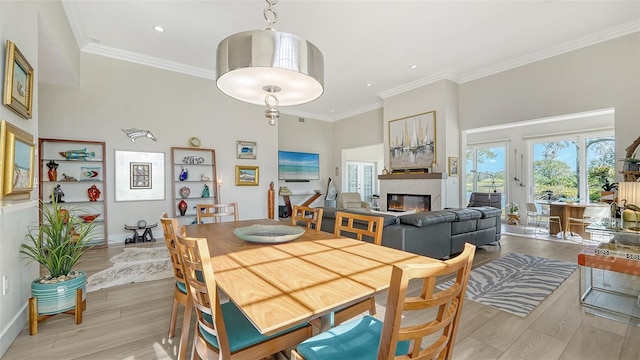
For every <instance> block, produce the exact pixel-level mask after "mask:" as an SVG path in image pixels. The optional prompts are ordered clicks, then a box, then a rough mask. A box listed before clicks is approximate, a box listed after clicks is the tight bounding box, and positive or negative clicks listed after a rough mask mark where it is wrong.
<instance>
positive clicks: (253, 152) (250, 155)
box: [236, 141, 258, 160]
mask: <svg viewBox="0 0 640 360" xmlns="http://www.w3.org/2000/svg"><path fill="white" fill-rule="evenodd" d="M257 150H258V146H257V145H256V142H255V141H238V142H237V150H236V151H237V158H238V159H251V160H255V159H256V156H257Z"/></svg>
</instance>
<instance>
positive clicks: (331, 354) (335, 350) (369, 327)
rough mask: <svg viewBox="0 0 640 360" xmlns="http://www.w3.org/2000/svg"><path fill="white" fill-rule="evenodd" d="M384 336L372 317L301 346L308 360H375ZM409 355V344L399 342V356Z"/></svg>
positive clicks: (300, 352) (341, 327)
mask: <svg viewBox="0 0 640 360" xmlns="http://www.w3.org/2000/svg"><path fill="white" fill-rule="evenodd" d="M381 335H382V321H380V320H378V319H376V318H374V317H372V316H368V315H367V316H364V317H362V318H359V319H356V320H352V321H349V322H346V323H343V324H341V325H339V326H336V327H334V328H332V329H331V330H328V331H325V332H322V333H320V334H318V335H316V336H314V337H312V338H309V339H308V340H305V341H303V342H302V343H300V345H298V347H297V351H298V353H299V354H300V355H302V356H304V358H305V359H306V360H327V359H330V360H375V359H377V358H378V347H379V346H380V336H381ZM408 352H409V341H401V342H398V346H397V348H396V356H398V355H404V354H407V353H408Z"/></svg>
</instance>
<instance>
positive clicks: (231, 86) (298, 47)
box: [216, 28, 324, 106]
mask: <svg viewBox="0 0 640 360" xmlns="http://www.w3.org/2000/svg"><path fill="white" fill-rule="evenodd" d="M217 74H218V78H217V81H216V84H217V86H218V88H219V89H220V90H221V91H222V92H223V93H225V94H227V95H229V96H231V97H233V98H236V99H238V100H241V101H244V102H248V103H252V104H257V105H264V104H265V96H268V95H269V94H273V95H275V96H276V97H277V101H278V102H279V105H280V106H292V105H300V104H304V103H308V102H310V101H313V100H315V99H317V98H319V97H320V96H321V95H322V93H323V92H324V59H323V56H322V53H321V52H320V50H319V49H318V48H317V47H316V46H315V45H313V44H312V43H310V42H308V41H306V40H305V39H303V38H301V37H299V36H296V35H293V34H289V33H284V32H279V31H275V30H273V29H271V28H267V29H265V30H252V31H245V32H241V33H237V34H233V35H231V36H229V37H227V38H226V39H224V40H222V41H221V42H220V44H218V50H217Z"/></svg>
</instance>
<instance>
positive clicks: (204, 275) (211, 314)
mask: <svg viewBox="0 0 640 360" xmlns="http://www.w3.org/2000/svg"><path fill="white" fill-rule="evenodd" d="M180 228H181V230H179V231H178V235H177V238H178V249H179V251H180V260H181V261H182V266H183V268H184V275H185V283H186V284H187V291H188V292H189V296H190V297H191V299H192V300H193V305H194V308H195V309H196V318H197V320H198V325H199V326H200V330H199V331H206V332H207V333H209V334H211V335H213V336H215V337H216V338H217V340H218V345H219V351H220V358H221V359H228V358H229V357H230V356H231V350H230V348H229V341H228V337H227V332H226V328H225V327H224V320H223V317H222V308H221V307H220V299H219V298H218V293H217V286H216V278H215V274H214V273H213V265H212V264H211V256H210V253H209V246H208V244H207V239H205V238H191V237H186V236H185V235H184V227H183V226H181V227H180ZM196 336H197V335H196ZM194 341H196V340H194Z"/></svg>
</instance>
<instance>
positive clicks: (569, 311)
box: [2, 228, 640, 360]
mask: <svg viewBox="0 0 640 360" xmlns="http://www.w3.org/2000/svg"><path fill="white" fill-rule="evenodd" d="M506 230H507V231H510V230H508V229H506ZM514 231H519V232H518V233H519V234H521V232H522V228H519V230H514ZM501 242H502V247H501V248H500V249H497V248H496V249H492V250H494V251H491V252H489V251H487V250H484V249H478V250H477V252H476V257H475V261H474V267H476V266H479V265H481V264H484V263H486V262H489V261H492V260H494V259H497V258H499V257H500V256H503V255H505V254H507V253H509V252H519V253H525V254H531V255H536V256H543V257H547V258H552V259H558V260H564V261H570V262H576V260H577V254H578V253H579V252H580V251H581V249H582V248H583V246H581V245H579V244H576V243H574V242H570V241H569V242H558V241H547V240H543V239H542V235H540V234H538V238H528V237H523V236H514V235H507V234H503V237H502V241H501ZM163 245H164V242H162V241H158V242H157V243H154V244H153V245H152V246H163ZM127 246H131V245H127ZM145 246H149V245H146V244H145ZM122 248H123V246H112V247H110V248H108V249H97V250H92V251H91V252H90V253H88V254H87V256H86V259H85V261H84V262H83V263H82V265H81V266H80V268H82V269H83V270H86V271H87V272H88V273H89V274H92V273H94V272H96V271H99V270H101V269H104V268H107V267H109V266H110V265H111V264H110V263H109V258H110V257H111V256H113V255H115V254H118V253H120V252H121V251H122ZM578 280H579V273H578V271H576V272H575V273H573V274H572V275H571V276H570V277H569V278H568V279H567V281H565V282H564V283H563V284H562V285H561V286H560V287H559V288H558V289H556V291H554V292H553V293H552V294H551V295H550V296H549V297H548V298H547V299H545V300H544V301H543V302H542V303H541V304H540V305H539V306H538V307H537V308H536V309H535V310H533V311H532V312H531V313H530V314H529V315H528V316H527V317H525V318H521V317H518V316H515V315H511V314H508V313H506V312H503V311H500V310H496V309H493V308H490V307H488V306H485V305H482V304H479V303H476V302H473V301H466V302H465V307H464V310H463V314H462V318H461V327H460V331H459V333H458V337H457V342H456V347H455V350H454V356H453V358H454V359H474V360H476V359H478V360H485V359H486V360H489V359H544V360H553V359H563V360H564V359H566V360H573V359H581V360H582V359H598V360H603V359H624V360H627V359H629V360H630V359H640V341H638V339H640V328H637V327H633V326H628V325H626V324H624V323H621V322H616V321H612V320H608V319H605V318H602V317H598V316H594V315H591V314H587V313H586V312H585V310H584V309H583V307H582V306H581V305H580V302H579V281H578ZM173 286H174V281H173V279H166V280H156V281H151V282H145V283H136V284H129V285H122V286H116V287H113V288H108V289H102V290H98V291H95V292H91V293H88V294H87V310H86V312H85V313H84V316H83V322H82V324H80V325H75V324H74V322H73V317H72V316H70V315H57V316H55V317H53V318H51V319H49V320H47V321H45V322H43V323H40V324H39V329H38V330H39V333H38V335H35V336H30V335H29V330H28V327H25V328H24V329H23V330H22V332H21V333H20V335H19V336H18V338H17V339H16V340H15V341H14V342H13V344H12V345H11V347H10V348H9V349H8V351H7V352H6V353H5V355H4V356H3V357H2V359H3V360H13V359H38V360H40V359H65V360H67V359H68V360H71V359H92V360H93V359H117V360H146V359H149V360H151V359H176V353H177V346H178V336H179V331H177V332H176V337H175V338H173V339H168V338H167V332H168V326H169V317H170V311H171V303H172V296H173ZM376 300H377V302H378V304H379V305H380V306H384V304H385V302H386V298H385V296H378V297H377V299H376ZM181 316H182V311H181V312H180V314H179V319H180V318H181ZM379 316H382V313H380V314H379ZM179 326H180V325H179V324H178V327H179ZM190 352H191V347H190V346H189V353H190ZM189 356H190V355H189Z"/></svg>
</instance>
